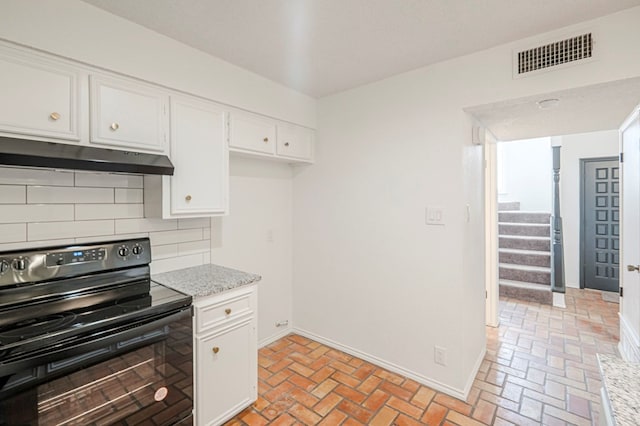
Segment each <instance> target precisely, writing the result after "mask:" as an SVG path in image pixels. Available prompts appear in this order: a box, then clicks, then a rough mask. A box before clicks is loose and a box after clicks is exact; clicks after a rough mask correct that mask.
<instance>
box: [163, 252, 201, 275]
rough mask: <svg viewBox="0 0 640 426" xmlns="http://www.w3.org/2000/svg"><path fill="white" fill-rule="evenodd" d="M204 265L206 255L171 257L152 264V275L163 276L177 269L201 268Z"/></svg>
mask: <svg viewBox="0 0 640 426" xmlns="http://www.w3.org/2000/svg"><path fill="white" fill-rule="evenodd" d="M203 264H204V255H203V254H202V253H198V254H192V255H189V256H179V257H170V258H167V259H159V260H154V261H153V262H151V273H152V274H161V273H163V272H167V271H175V270H176V269H182V268H189V267H191V266H200V265H203Z"/></svg>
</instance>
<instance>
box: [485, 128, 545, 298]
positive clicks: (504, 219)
mask: <svg viewBox="0 0 640 426" xmlns="http://www.w3.org/2000/svg"><path fill="white" fill-rule="evenodd" d="M551 149H552V148H551V138H548V137H546V138H535V139H527V140H517V141H510V142H500V143H498V144H497V164H496V166H497V170H498V172H497V181H498V278H499V281H498V285H499V294H500V296H504V297H509V298H512V299H519V300H525V301H535V302H538V303H542V304H547V305H551V304H552V303H553V295H552V291H551V201H552V150H551Z"/></svg>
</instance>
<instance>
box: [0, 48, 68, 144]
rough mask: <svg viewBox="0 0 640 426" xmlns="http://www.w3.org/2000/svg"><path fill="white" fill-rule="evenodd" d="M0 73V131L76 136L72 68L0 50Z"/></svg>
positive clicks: (47, 135) (60, 136)
mask: <svg viewBox="0 0 640 426" xmlns="http://www.w3.org/2000/svg"><path fill="white" fill-rule="evenodd" d="M0 76H2V78H0V93H2V95H1V96H0V131H4V132H9V133H17V134H27V135H35V136H43V137H51V138H57V139H69V140H80V137H79V134H78V81H79V77H78V75H77V74H76V72H75V71H74V70H73V69H71V68H65V67H64V66H61V65H58V64H55V63H50V62H48V61H46V60H44V59H41V58H38V57H35V56H33V57H32V56H26V55H24V56H22V55H20V54H18V53H15V55H14V54H13V53H11V52H10V51H6V52H5V51H3V52H1V53H0Z"/></svg>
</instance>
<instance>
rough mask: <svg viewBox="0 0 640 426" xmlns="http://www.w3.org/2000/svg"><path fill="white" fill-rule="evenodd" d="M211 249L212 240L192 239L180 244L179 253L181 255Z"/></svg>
mask: <svg viewBox="0 0 640 426" xmlns="http://www.w3.org/2000/svg"><path fill="white" fill-rule="evenodd" d="M209 250H211V241H209V240H200V241H191V242H189V243H180V244H178V254H179V255H180V256H184V255H187V254H195V253H205V252H207V253H208V252H209Z"/></svg>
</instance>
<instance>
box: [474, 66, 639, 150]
mask: <svg viewBox="0 0 640 426" xmlns="http://www.w3.org/2000/svg"><path fill="white" fill-rule="evenodd" d="M544 99H558V101H559V102H557V104H556V105H555V106H553V107H550V108H548V109H541V108H540V107H539V106H538V102H539V101H541V100H544ZM638 103H640V78H630V79H626V80H619V81H615V82H612V83H605V84H596V85H592V86H585V87H580V88H576V89H570V90H563V91H560V92H551V93H546V94H544V95H539V96H535V97H527V98H520V99H512V100H508V101H504V102H497V103H492V104H486V105H480V106H476V107H472V108H465V111H467V112H468V113H470V114H472V115H473V116H474V117H476V118H477V119H478V121H480V123H482V125H483V126H484V127H486V128H487V129H489V130H490V131H491V133H493V135H494V136H495V137H496V138H497V139H498V140H500V141H510V140H520V139H530V138H537V137H543V136H560V135H570V134H575V133H587V132H595V131H600V130H613V129H617V128H618V127H620V125H621V124H622V122H623V121H624V119H625V118H626V117H627V116H628V115H629V114H630V113H631V111H632V110H633V108H634V107H636V106H637V105H638Z"/></svg>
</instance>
